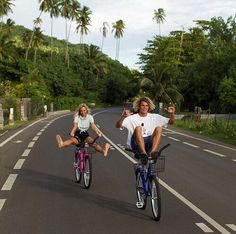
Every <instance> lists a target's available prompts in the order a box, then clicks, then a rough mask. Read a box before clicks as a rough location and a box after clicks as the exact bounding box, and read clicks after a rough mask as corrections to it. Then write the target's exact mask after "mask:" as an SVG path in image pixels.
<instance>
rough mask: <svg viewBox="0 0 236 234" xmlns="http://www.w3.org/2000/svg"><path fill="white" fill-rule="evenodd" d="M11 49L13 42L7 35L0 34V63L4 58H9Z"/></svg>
mask: <svg viewBox="0 0 236 234" xmlns="http://www.w3.org/2000/svg"><path fill="white" fill-rule="evenodd" d="M12 47H13V40H11V38H10V37H9V35H8V34H7V33H5V32H4V33H1V34H0V61H1V60H3V59H4V58H9V57H11V56H10V54H11V49H12Z"/></svg>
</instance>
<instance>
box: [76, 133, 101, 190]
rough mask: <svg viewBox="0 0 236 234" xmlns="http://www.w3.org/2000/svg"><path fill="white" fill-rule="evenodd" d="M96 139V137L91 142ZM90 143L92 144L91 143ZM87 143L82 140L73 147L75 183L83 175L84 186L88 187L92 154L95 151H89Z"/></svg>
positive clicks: (78, 181) (79, 180)
mask: <svg viewBox="0 0 236 234" xmlns="http://www.w3.org/2000/svg"><path fill="white" fill-rule="evenodd" d="M97 139H98V137H96V138H95V139H94V141H93V143H94V142H95V141H96V140H97ZM93 143H92V144H93ZM88 149H89V144H88V143H87V142H82V143H80V144H78V145H76V148H75V162H74V168H75V180H76V182H77V183H80V182H81V178H82V177H83V184H84V188H86V189H88V188H89V187H90V185H91V182H92V154H93V153H95V152H89V150H88Z"/></svg>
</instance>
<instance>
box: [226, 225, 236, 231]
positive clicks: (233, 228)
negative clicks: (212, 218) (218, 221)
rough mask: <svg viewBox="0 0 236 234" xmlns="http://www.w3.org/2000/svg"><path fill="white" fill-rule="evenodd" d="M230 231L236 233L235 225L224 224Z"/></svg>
mask: <svg viewBox="0 0 236 234" xmlns="http://www.w3.org/2000/svg"><path fill="white" fill-rule="evenodd" d="M226 226H228V227H229V228H230V229H232V230H233V231H234V232H236V225H235V224H226Z"/></svg>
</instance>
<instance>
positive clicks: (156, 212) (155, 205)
mask: <svg viewBox="0 0 236 234" xmlns="http://www.w3.org/2000/svg"><path fill="white" fill-rule="evenodd" d="M149 189H150V195H151V196H150V200H151V207H152V214H153V218H154V220H156V221H159V220H160V218H161V192H160V185H159V182H158V179H157V177H156V176H152V177H151V178H150V180H149Z"/></svg>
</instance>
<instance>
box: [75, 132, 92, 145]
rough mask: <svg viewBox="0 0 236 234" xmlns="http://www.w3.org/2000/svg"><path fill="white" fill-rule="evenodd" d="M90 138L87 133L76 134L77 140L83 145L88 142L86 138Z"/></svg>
mask: <svg viewBox="0 0 236 234" xmlns="http://www.w3.org/2000/svg"><path fill="white" fill-rule="evenodd" d="M88 136H89V134H88V132H87V131H80V130H78V131H76V132H75V136H74V137H75V138H76V139H77V140H78V141H79V143H82V142H84V141H85V140H86V138H87V137H88Z"/></svg>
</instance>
